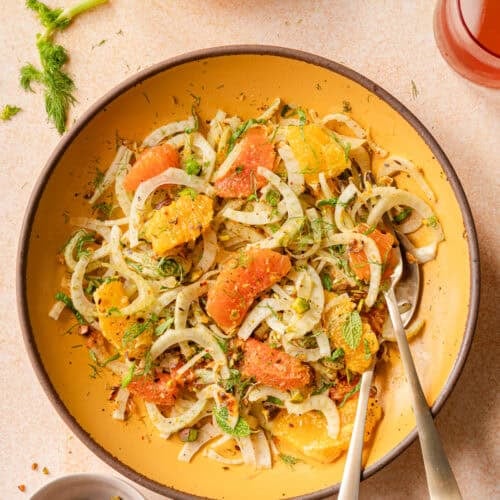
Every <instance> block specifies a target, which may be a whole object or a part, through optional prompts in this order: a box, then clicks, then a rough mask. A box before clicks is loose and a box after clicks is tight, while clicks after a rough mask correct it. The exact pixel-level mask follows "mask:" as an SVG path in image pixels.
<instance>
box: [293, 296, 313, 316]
mask: <svg viewBox="0 0 500 500" xmlns="http://www.w3.org/2000/svg"><path fill="white" fill-rule="evenodd" d="M310 308H311V305H310V302H309V301H308V300H307V299H304V297H297V298H296V299H295V300H294V301H293V303H292V309H293V310H294V311H295V312H296V313H297V314H304V313H305V312H307V311H309V309H310Z"/></svg>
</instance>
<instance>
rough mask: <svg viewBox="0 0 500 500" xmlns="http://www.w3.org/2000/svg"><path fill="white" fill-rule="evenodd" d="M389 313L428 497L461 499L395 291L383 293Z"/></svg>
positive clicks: (450, 499)
mask: <svg viewBox="0 0 500 500" xmlns="http://www.w3.org/2000/svg"><path fill="white" fill-rule="evenodd" d="M384 296H385V300H386V302H387V308H388V310H389V316H390V317H391V321H392V325H393V327H394V332H395V334H396V340H397V342H398V348H399V353H400V355H401V362H402V363H403V368H404V371H405V375H406V378H407V380H408V383H409V385H410V388H411V393H412V399H413V405H412V406H413V412H414V413H415V418H416V421H417V431H418V436H419V438H420V447H421V449H422V455H423V458H424V466H425V475H426V477H427V486H428V489H429V494H430V498H431V500H455V499H456V500H461V499H462V495H461V494H460V490H459V489H458V484H457V481H456V479H455V476H454V475H453V471H452V470H451V467H450V464H449V462H448V459H447V457H446V453H445V451H444V449H443V445H442V443H441V439H440V438H439V434H438V432H437V429H436V426H435V424H434V420H433V419H432V415H431V412H430V410H429V406H428V404H427V401H426V399H425V396H424V392H423V390H422V386H421V385H420V382H419V379H418V375H417V370H416V369H415V364H414V362H413V358H412V356H411V351H410V347H409V345H408V340H407V338H406V334H405V331H404V328H403V324H402V322H401V316H400V314H399V310H398V306H397V301H396V297H395V295H394V290H393V289H392V288H390V289H389V290H388V291H387V292H384Z"/></svg>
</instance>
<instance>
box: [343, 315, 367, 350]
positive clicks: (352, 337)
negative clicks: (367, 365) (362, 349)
mask: <svg viewBox="0 0 500 500" xmlns="http://www.w3.org/2000/svg"><path fill="white" fill-rule="evenodd" d="M342 335H343V337H344V340H345V341H346V343H347V345H348V346H349V347H350V348H351V349H356V348H357V347H358V345H359V343H360V342H361V336H362V335H363V324H362V323H361V316H360V315H359V312H358V311H353V312H352V313H351V314H350V315H349V317H348V318H347V320H346V322H345V323H344V325H343V326H342Z"/></svg>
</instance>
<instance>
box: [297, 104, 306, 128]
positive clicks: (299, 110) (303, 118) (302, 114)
mask: <svg viewBox="0 0 500 500" xmlns="http://www.w3.org/2000/svg"><path fill="white" fill-rule="evenodd" d="M297 116H298V117H299V125H300V126H301V127H303V126H304V125H305V124H306V122H307V116H306V112H305V111H304V110H303V109H302V108H297Z"/></svg>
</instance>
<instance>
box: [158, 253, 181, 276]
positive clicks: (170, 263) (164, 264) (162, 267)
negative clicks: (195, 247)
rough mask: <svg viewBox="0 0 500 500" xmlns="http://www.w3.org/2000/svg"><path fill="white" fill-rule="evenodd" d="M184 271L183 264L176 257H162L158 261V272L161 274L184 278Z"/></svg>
mask: <svg viewBox="0 0 500 500" xmlns="http://www.w3.org/2000/svg"><path fill="white" fill-rule="evenodd" d="M183 273H184V270H183V269H182V266H181V265H180V264H179V263H178V262H177V261H176V260H175V259H169V258H167V257H162V258H161V259H160V260H159V262H158V274H159V275H160V276H163V277H167V276H174V277H176V278H182V275H183Z"/></svg>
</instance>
